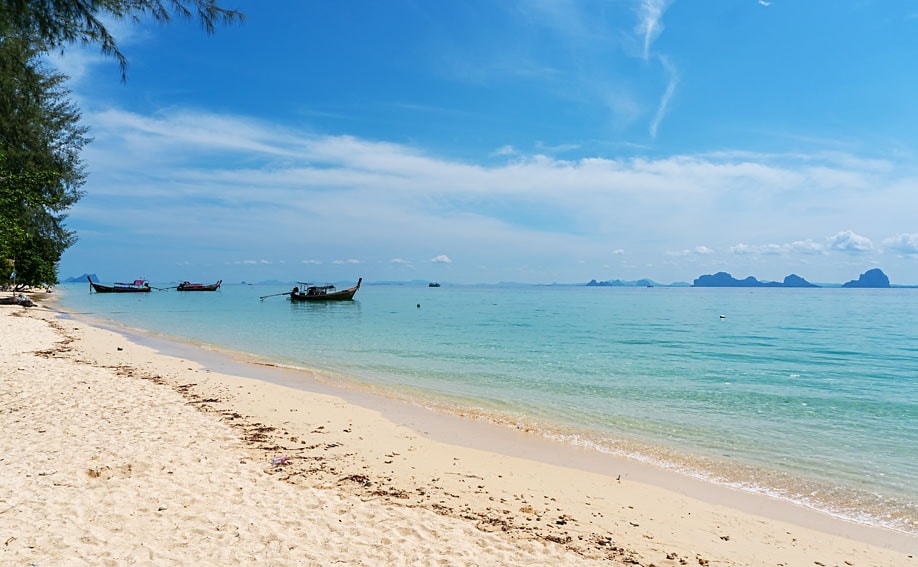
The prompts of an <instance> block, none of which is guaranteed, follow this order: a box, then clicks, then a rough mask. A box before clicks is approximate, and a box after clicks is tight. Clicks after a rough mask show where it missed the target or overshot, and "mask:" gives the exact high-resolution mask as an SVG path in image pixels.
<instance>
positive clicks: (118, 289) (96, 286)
mask: <svg viewBox="0 0 918 567" xmlns="http://www.w3.org/2000/svg"><path fill="white" fill-rule="evenodd" d="M86 279H87V280H89V286H90V287H89V289H90V291H94V292H96V293H148V292H149V291H150V290H151V289H153V288H151V287H150V285H149V284H147V285H146V286H136V287H129V286H119V285H102V284H100V283H96V282H94V281H92V280H91V279H89V278H88V277H87V278H86Z"/></svg>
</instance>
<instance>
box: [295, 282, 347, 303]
mask: <svg viewBox="0 0 918 567" xmlns="http://www.w3.org/2000/svg"><path fill="white" fill-rule="evenodd" d="M362 281H363V278H360V279H358V280H357V285H355V286H354V287H349V288H347V289H342V290H338V289H335V286H333V285H331V284H326V285H314V284H310V283H307V282H299V283H300V284H301V285H303V286H305V287H304V288H303V289H300V288H299V287H294V288H293V290H292V291H291V292H290V301H341V300H348V299H353V298H354V294H355V293H357V290H358V289H360V282H362Z"/></svg>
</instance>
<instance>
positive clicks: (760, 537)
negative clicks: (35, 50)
mask: <svg viewBox="0 0 918 567" xmlns="http://www.w3.org/2000/svg"><path fill="white" fill-rule="evenodd" d="M36 299H37V300H38V303H39V306H37V307H32V308H23V307H19V306H0V564H2V565H40V566H45V565H157V566H161V565H191V564H197V565H274V566H286V565H291V566H292V565H339V564H340V565H643V566H650V565H655V566H669V565H672V566H675V565H761V566H795V565H804V566H808V565H821V566H840V567H842V566H877V567H880V566H883V567H887V566H908V565H918V560H916V559H915V557H916V555H918V538H916V537H913V536H909V535H906V534H900V533H896V532H891V531H888V530H881V529H876V528H870V527H867V526H861V525H858V524H854V523H849V522H844V521H841V520H837V519H834V518H831V517H828V516H825V515H822V514H818V513H815V512H813V511H811V510H807V509H805V508H803V507H799V506H795V505H792V504H789V503H786V502H781V501H778V500H774V499H770V498H767V497H764V496H759V495H752V494H748V493H744V492H739V491H733V490H730V489H727V488H723V487H717V486H713V485H709V484H707V483H704V482H701V481H697V480H693V479H690V478H684V477H681V476H679V475H677V474H674V473H670V472H666V471H662V470H658V469H656V468H655V467H651V466H649V465H643V464H641V463H637V462H631V461H630V460H628V459H624V458H619V457H612V456H598V455H595V454H589V453H588V452H587V451H586V450H582V451H578V450H576V449H571V448H565V447H561V446H560V445H554V444H552V443H551V442H550V441H547V440H545V439H541V438H537V437H536V436H535V435H532V434H528V433H526V432H520V431H515V430H511V429H509V428H505V427H501V426H495V425H491V424H486V423H481V422H479V421H476V420H473V419H464V418H461V417H456V416H444V415H439V414H436V413H434V412H431V411H429V410H426V409H424V408H417V407H413V406H410V405H407V404H403V403H401V402H395V401H392V400H384V399H374V398H372V397H371V396H369V395H367V394H361V393H354V392H347V391H340V392H336V391H334V390H332V389H330V388H329V387H327V386H324V385H321V384H318V383H317V384H316V385H315V387H310V388H303V387H293V386H292V385H291V384H292V382H293V380H292V379H291V378H290V377H291V373H292V372H293V371H291V370H284V369H279V368H271V367H267V366H254V365H242V364H241V363H237V362H233V361H231V360H230V359H229V358H228V357H226V356H225V355H221V354H216V353H212V352H205V351H201V352H200V353H197V354H196V353H195V350H196V348H195V347H192V346H187V347H183V348H184V351H183V352H188V353H189V356H174V355H166V354H163V353H162V352H160V351H158V350H156V349H154V348H151V347H150V346H145V345H144V344H141V343H142V341H140V342H138V341H135V340H132V339H130V338H129V337H128V336H126V335H125V334H121V333H116V332H113V331H111V330H108V329H105V328H102V327H100V326H97V325H93V324H90V323H88V322H85V321H82V320H78V319H73V318H69V317H63V316H61V314H59V313H57V312H55V311H54V310H51V309H48V307H47V305H48V303H47V301H43V300H42V298H36ZM208 357H210V358H214V357H222V360H223V362H221V363H220V364H204V363H202V362H201V361H202V360H205V359H208ZM221 365H222V366H221ZM242 366H244V367H245V368H247V369H248V370H247V371H246V372H235V371H232V369H234V368H239V367H242ZM218 367H220V368H226V369H227V370H228V371H223V370H220V371H217V370H215V368H218ZM296 374H297V376H296V378H297V380H304V379H308V373H303V372H297V373H296Z"/></svg>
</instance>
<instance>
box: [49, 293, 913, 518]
mask: <svg viewBox="0 0 918 567" xmlns="http://www.w3.org/2000/svg"><path fill="white" fill-rule="evenodd" d="M154 285H156V284H154ZM164 285H165V284H164ZM164 285H163V286H164ZM163 286H157V287H163ZM285 289H286V288H285V287H284V286H276V287H271V286H245V285H227V286H224V287H223V288H222V290H221V291H219V292H213V293H210V292H202V293H180V292H175V291H154V292H152V293H149V294H114V295H113V294H103V295H96V294H92V295H90V294H89V293H88V286H87V285H73V286H69V285H65V286H61V291H62V292H63V293H62V297H61V302H62V305H63V306H64V307H65V308H67V309H69V310H72V311H75V312H80V313H86V314H89V315H92V316H94V317H97V318H102V319H107V320H111V321H113V322H116V323H117V324H120V325H125V326H128V327H134V328H139V329H146V330H150V331H153V332H156V333H161V334H164V335H167V336H171V337H174V338H180V339H184V340H190V341H193V342H196V343H199V344H204V345H212V346H214V347H218V348H222V349H230V350H234V351H239V352H244V353H249V354H252V355H255V356H257V357H260V358H264V359H268V360H271V361H274V362H277V363H281V364H288V365H292V366H300V367H308V368H314V369H319V370H322V371H324V372H323V373H324V375H325V376H326V378H327V379H329V380H332V381H335V382H336V383H339V384H346V385H350V386H361V387H371V388H374V389H376V390H381V391H384V392H386V393H387V394H388V395H396V396H400V397H405V398H410V399H413V400H416V401H420V402H421V403H424V404H425V405H431V406H437V407H440V408H442V409H444V410H446V411H457V410H461V411H463V412H465V413H471V414H474V415H478V416H480V417H482V418H483V419H489V420H494V421H499V422H506V423H513V424H515V425H518V426H521V427H528V428H532V429H535V430H537V431H541V432H542V433H544V434H545V435H548V436H552V437H555V438H560V439H564V440H565V441H567V442H569V443H575V444H584V445H588V446H592V447H594V448H596V449H597V450H600V451H609V452H616V453H625V454H629V455H631V456H634V457H636V458H640V459H643V460H647V461H652V462H656V463H660V464H663V465H665V466H667V467H671V468H675V469H679V470H682V471H684V472H686V473H688V474H693V475H698V476H703V477H705V478H710V479H712V480H716V481H717V482H722V483H726V484H731V485H735V486H741V487H744V488H746V489H750V490H756V491H762V492H767V493H769V494H772V495H775V496H778V497H781V498H786V499H789V500H793V501H797V502H801V503H805V504H807V505H809V506H812V507H815V508H818V509H821V510H825V511H827V512H830V513H833V514H835V515H839V516H842V517H845V518H849V519H855V520H858V521H861V522H865V523H869V524H874V525H882V526H886V527H892V528H895V529H899V530H903V531H908V532H911V533H918V467H915V465H914V463H916V462H918V324H916V323H915V321H918V290H912V289H886V290H849V289H710V288H664V287H655V288H587V287H561V286H553V287H540V286H517V287H498V286H494V287H486V286H475V287H461V286H456V287H453V286H447V285H444V286H443V287H440V288H427V287H421V286H375V285H367V284H365V285H364V286H363V287H362V288H361V290H360V291H359V292H358V294H357V297H356V300H355V301H350V302H336V303H327V304H312V303H291V302H290V301H288V300H287V298H286V297H283V296H280V297H269V298H266V299H264V300H260V299H259V296H264V295H268V294H272V293H279V292H282V291H285ZM721 315H723V317H721Z"/></svg>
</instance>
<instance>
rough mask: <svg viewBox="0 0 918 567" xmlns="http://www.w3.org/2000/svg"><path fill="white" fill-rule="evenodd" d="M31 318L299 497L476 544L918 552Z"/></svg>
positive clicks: (748, 561)
mask: <svg viewBox="0 0 918 567" xmlns="http://www.w3.org/2000/svg"><path fill="white" fill-rule="evenodd" d="M34 309H36V308H33V310H34ZM39 309H41V308H39ZM55 309H57V308H55ZM6 311H11V310H6ZM30 313H31V312H30ZM39 313H42V312H41V311H38V312H35V315H38V314H39ZM45 313H48V314H49V317H50V318H52V319H57V320H58V321H60V320H69V321H73V322H74V325H70V326H73V327H77V328H76V329H73V330H67V331H63V330H61V331H59V332H62V333H64V335H65V336H69V339H67V340H69V341H70V342H69V343H68V345H74V344H75V345H76V346H73V347H71V348H74V349H76V351H77V352H79V355H80V357H82V358H88V359H92V360H94V361H95V362H94V364H95V365H97V366H98V365H102V364H105V365H107V366H112V365H113V366H114V368H121V369H129V370H127V371H128V372H130V373H133V374H135V375H146V376H148V377H157V379H158V380H162V382H163V384H164V385H166V386H169V387H170V388H171V389H173V390H175V391H178V392H180V393H181V394H182V395H183V396H184V398H185V399H186V400H187V402H186V403H187V404H190V405H192V406H193V407H196V408H198V409H199V410H200V411H201V412H203V413H204V414H205V415H213V416H222V417H221V418H220V419H221V420H223V421H225V422H228V423H230V425H231V426H232V427H234V428H235V429H236V430H237V431H239V432H240V433H241V434H242V437H243V439H244V440H245V441H246V443H247V444H248V445H249V450H250V451H253V452H255V453H256V454H260V455H261V457H260V459H259V460H260V461H261V462H268V463H270V462H271V460H272V459H278V458H283V457H287V459H286V460H285V461H284V462H283V464H282V465H281V466H279V467H277V469H276V470H274V471H271V473H273V475H272V476H280V477H281V478H282V479H283V480H285V481H286V483H285V484H291V485H293V486H296V487H299V488H310V489H316V488H324V489H329V488H331V489H332V490H333V491H334V492H338V493H342V494H344V495H349V496H352V497H356V498H358V499H360V500H368V501H372V502H384V503H386V505H387V506H396V507H400V508H407V509H410V510H416V509H424V510H428V511H434V512H437V514H438V515H440V516H443V517H445V518H451V519H453V520H454V521H457V522H461V523H463V524H466V525H471V526H472V527H474V528H475V530H476V531H477V533H480V534H484V533H486V532H490V531H496V532H498V533H499V534H501V535H502V536H504V537H509V538H511V539H512V540H513V541H514V542H517V543H518V542H521V541H529V542H533V541H535V542H542V543H544V544H547V545H550V546H553V547H557V548H559V549H560V550H563V551H565V552H568V551H573V552H576V553H577V554H579V555H580V556H581V557H582V558H597V559H605V560H606V561H609V560H611V561H612V562H613V564H614V563H615V561H622V560H624V559H625V558H628V559H629V560H636V561H638V563H637V564H641V565H650V564H656V565H669V564H672V565H676V564H680V560H688V561H691V562H692V563H694V562H696V561H697V562H699V563H700V562H701V560H702V559H704V560H705V561H717V562H722V563H726V564H731V565H734V564H735V565H758V564H761V565H774V564H780V563H781V562H784V563H786V564H797V563H800V562H801V561H803V560H806V561H807V563H809V564H812V563H813V562H821V563H822V564H825V565H831V564H844V562H845V561H850V562H851V563H853V564H855V565H887V564H896V563H902V562H905V563H903V564H911V563H909V562H913V561H914V559H913V558H910V557H909V554H912V555H913V554H914V553H915V552H916V551H918V538H915V537H912V536H908V535H907V534H902V533H899V532H893V531H890V530H884V529H882V528H872V527H869V526H864V525H861V524H856V523H853V522H846V521H843V520H840V519H836V518H833V517H830V516H828V515H826V514H822V513H819V512H815V511H813V510H808V509H806V508H804V507H801V506H797V505H793V504H791V503H789V502H784V501H779V500H776V499H773V498H769V497H767V496H764V495H759V494H753V493H750V492H743V491H739V490H735V489H729V488H727V487H723V486H717V485H714V484H712V483H710V482H707V481H702V480H698V479H693V478H691V477H687V476H682V475H678V473H674V472H672V471H665V470H663V469H660V468H658V467H654V466H653V465H648V464H644V463H639V462H637V461H633V460H632V461H630V462H629V460H627V459H625V458H624V457H618V456H614V455H602V454H599V453H597V452H595V451H591V450H589V449H579V448H576V447H571V446H569V445H564V444H562V443H560V442H556V441H552V440H550V439H545V438H543V437H537V436H535V435H532V434H527V433H525V432H520V431H514V430H512V429H510V428H508V427H505V426H500V425H495V424H489V423H484V422H482V421H479V420H473V419H468V418H462V417H458V416H451V415H446V414H439V413H436V412H432V411H430V410H428V409H425V408H422V407H419V406H416V405H412V404H408V403H405V402H400V401H397V400H389V399H384V398H378V397H376V396H373V395H371V394H366V393H362V392H354V391H350V390H346V389H336V388H335V387H334V386H331V385H329V384H325V383H322V382H321V381H316V380H314V379H311V377H310V373H309V372H307V371H299V370H292V369H285V368H281V367H276V366H275V367H272V366H268V365H262V364H251V363H247V362H244V361H239V360H235V359H233V358H232V357H231V355H229V354H227V353H223V352H219V351H210V350H206V349H201V348H199V347H197V346H194V345H192V344H190V343H172V342H170V341H169V340H168V339H165V338H162V337H152V336H146V337H143V336H140V335H133V334H132V333H130V332H127V334H125V333H126V332H125V331H123V330H113V329H110V328H108V329H106V328H100V327H99V326H97V325H98V323H96V322H88V321H86V320H85V319H84V318H82V317H79V316H77V315H71V314H68V313H67V312H66V311H64V310H58V311H57V312H56V313H55V312H47V311H45ZM5 314H6V313H5ZM29 316H30V317H33V318H35V317H34V316H32V315H31V314H30V315H29ZM37 318H41V319H44V317H37ZM63 318H69V319H63ZM58 326H60V325H58ZM62 329H63V327H62ZM90 336H94V337H95V338H96V339H97V340H89V338H87V337H90ZM112 341H114V342H115V343H117V345H118V347H120V348H118V347H115V346H113V344H114V343H112ZM106 343H107V344H106ZM310 380H312V381H311V382H310ZM306 383H308V384H309V385H308V386H306V385H305V384H306ZM235 416H238V417H235ZM2 520H3V516H2V514H0V522H2ZM0 525H2V524H0ZM804 526H806V527H804ZM0 535H2V534H0Z"/></svg>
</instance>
